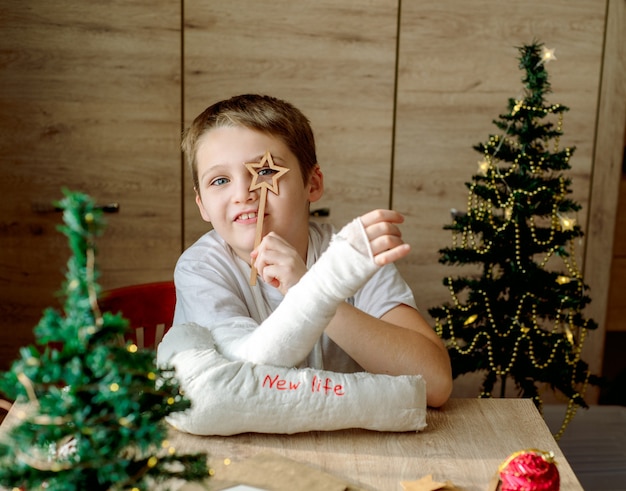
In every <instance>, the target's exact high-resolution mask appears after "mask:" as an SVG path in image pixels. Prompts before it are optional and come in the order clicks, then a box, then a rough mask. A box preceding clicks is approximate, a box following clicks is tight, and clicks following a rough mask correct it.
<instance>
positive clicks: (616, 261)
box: [583, 0, 626, 371]
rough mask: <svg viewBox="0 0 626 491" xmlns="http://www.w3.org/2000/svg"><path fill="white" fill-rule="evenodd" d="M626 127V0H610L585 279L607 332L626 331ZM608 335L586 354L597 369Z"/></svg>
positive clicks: (595, 339)
mask: <svg viewBox="0 0 626 491" xmlns="http://www.w3.org/2000/svg"><path fill="white" fill-rule="evenodd" d="M625 131H626V1H625V0H609V1H608V8H607V25H606V41H605V49H604V63H603V69H602V86H601V91H600V98H599V100H598V130H597V138H596V146H595V165H594V172H593V181H592V187H591V193H592V195H591V206H590V213H589V216H590V221H589V223H590V225H589V230H588V234H587V250H586V256H585V278H586V279H588V282H589V286H590V288H591V292H592V293H593V295H594V297H593V298H594V302H593V304H592V305H591V306H590V311H591V313H592V314H593V316H594V318H595V319H597V320H598V322H600V325H601V326H602V328H603V329H604V330H606V331H613V330H617V331H619V330H621V331H626V320H625V318H624V314H626V309H625V308H624V295H626V281H625V280H624V273H625V272H626V234H625V233H624V226H625V225H626V220H625V215H624V213H625V212H626V176H624V174H623V163H624V155H625V153H624V148H625V145H626V133H625ZM611 258H612V259H613V261H612V262H611ZM596 300H598V301H596ZM603 334H604V333H601V335H600V336H593V337H591V338H590V339H589V342H588V343H586V345H585V351H584V352H583V356H585V357H587V358H589V359H592V360H593V367H594V368H595V369H596V370H598V371H599V370H600V369H601V368H602V366H603V358H604V356H603V355H604V350H603V348H604V344H605V339H604V335H603ZM604 366H606V364H604ZM608 368H609V369H610V367H608Z"/></svg>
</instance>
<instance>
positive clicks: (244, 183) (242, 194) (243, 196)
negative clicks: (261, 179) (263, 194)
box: [235, 179, 258, 202]
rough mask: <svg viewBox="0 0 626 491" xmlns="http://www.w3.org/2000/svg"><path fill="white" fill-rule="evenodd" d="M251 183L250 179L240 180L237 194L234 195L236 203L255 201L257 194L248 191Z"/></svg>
mask: <svg viewBox="0 0 626 491" xmlns="http://www.w3.org/2000/svg"><path fill="white" fill-rule="evenodd" d="M251 183H252V179H241V180H240V181H239V184H238V186H237V193H236V195H235V199H236V201H238V202H244V201H255V200H256V199H257V196H258V194H257V192H256V190H255V191H250V184H251Z"/></svg>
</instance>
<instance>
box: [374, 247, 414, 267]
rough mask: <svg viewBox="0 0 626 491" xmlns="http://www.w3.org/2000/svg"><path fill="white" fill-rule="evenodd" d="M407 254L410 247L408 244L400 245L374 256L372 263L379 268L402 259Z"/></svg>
mask: <svg viewBox="0 0 626 491" xmlns="http://www.w3.org/2000/svg"><path fill="white" fill-rule="evenodd" d="M409 252H411V246H410V245H409V244H401V245H399V246H398V247H394V248H393V249H389V250H387V251H384V252H381V253H379V254H376V255H375V256H374V262H375V263H376V264H378V265H379V266H384V265H385V264H389V263H393V262H395V261H397V260H398V259H402V258H403V257H405V256H406V255H407V254H408V253H409Z"/></svg>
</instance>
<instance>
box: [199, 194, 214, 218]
mask: <svg viewBox="0 0 626 491" xmlns="http://www.w3.org/2000/svg"><path fill="white" fill-rule="evenodd" d="M196 205H198V209H199V210H200V215H201V216H202V219H203V220H204V221H205V222H209V223H211V217H210V216H209V214H208V213H207V211H206V209H205V208H204V206H203V204H202V198H201V197H200V193H198V191H196Z"/></svg>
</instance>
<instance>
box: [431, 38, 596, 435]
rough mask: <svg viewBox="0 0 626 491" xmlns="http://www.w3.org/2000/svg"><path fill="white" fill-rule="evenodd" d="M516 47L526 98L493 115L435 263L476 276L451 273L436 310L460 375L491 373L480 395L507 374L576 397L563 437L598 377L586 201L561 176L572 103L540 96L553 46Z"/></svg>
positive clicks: (531, 390) (530, 387)
mask: <svg viewBox="0 0 626 491" xmlns="http://www.w3.org/2000/svg"><path fill="white" fill-rule="evenodd" d="M519 51H520V57H519V61H520V68H521V69H522V70H523V71H524V72H525V76H524V78H523V84H524V90H523V94H522V95H521V96H520V97H518V98H515V99H513V98H511V99H509V102H508V111H507V112H506V113H505V114H501V115H500V116H499V119H498V120H495V121H494V124H495V125H496V126H497V128H498V129H499V130H500V132H499V134H494V135H491V136H490V137H489V139H488V141H486V142H485V143H481V144H479V145H476V146H475V147H474V148H475V150H477V151H478V152H479V153H480V154H481V155H482V158H481V160H480V162H479V165H478V171H477V173H476V175H474V176H472V181H471V182H469V183H466V185H467V187H468V188H469V197H468V210H467V212H466V213H453V223H452V224H451V225H448V226H445V227H444V228H445V229H449V230H452V231H453V245H452V247H449V248H445V249H442V250H440V262H441V263H443V264H448V265H455V266H463V265H473V266H472V268H473V269H472V273H474V274H470V275H468V276H465V277H457V278H453V277H447V278H445V279H444V280H443V283H444V285H445V286H446V287H447V288H448V290H449V292H450V295H451V299H452V300H451V302H450V303H446V304H444V305H443V306H439V307H434V308H431V309H429V312H430V314H431V315H432V317H433V318H434V319H435V329H436V331H437V333H438V334H439V336H440V337H441V338H442V339H443V340H444V341H445V342H446V344H447V347H448V350H449V353H450V356H451V360H452V368H453V374H454V376H455V377H456V376H459V375H462V374H466V373H469V372H481V373H484V375H485V376H484V380H483V386H482V390H481V393H480V396H481V397H492V392H493V390H494V386H495V384H496V382H497V381H498V380H499V381H500V382H501V386H500V390H501V392H500V396H504V395H505V391H506V381H507V379H512V380H513V381H514V382H515V385H516V387H517V389H518V390H519V394H520V395H521V396H522V397H526V398H532V399H533V400H534V401H535V403H536V404H537V406H538V407H539V408H540V409H541V404H542V401H541V397H540V390H541V387H542V385H545V384H547V385H548V386H549V387H550V388H551V389H552V390H553V391H556V392H557V393H559V392H560V393H562V394H564V395H565V397H566V398H567V399H568V401H569V404H568V410H567V413H566V417H565V420H564V422H563V426H562V428H561V432H562V430H564V429H565V426H566V425H567V423H568V422H569V420H570V419H571V417H573V415H574V413H575V410H576V409H577V408H578V407H579V406H583V407H586V403H585V401H584V397H583V396H584V391H585V388H586V387H587V385H588V384H589V383H592V384H597V383H598V381H599V379H598V378H597V377H596V376H594V375H591V374H590V373H589V368H588V365H587V363H585V362H584V361H583V360H582V359H581V350H582V346H583V342H584V340H585V336H586V334H587V331H588V330H589V329H595V328H596V327H597V325H596V324H595V322H594V321H593V320H591V319H586V318H585V316H584V313H583V310H584V308H585V306H586V305H587V304H588V303H589V302H590V298H589V296H588V289H587V286H586V285H585V283H584V281H583V278H582V275H581V273H580V271H579V268H578V266H577V264H576V259H575V250H574V246H575V241H576V239H577V238H579V237H581V236H582V234H583V232H582V230H581V227H580V226H579V225H578V224H577V223H576V217H575V212H577V211H578V210H579V209H580V205H578V204H577V203H576V202H575V201H573V200H572V199H571V198H569V197H568V195H570V194H571V189H570V185H571V180H570V179H569V178H568V177H566V174H565V171H567V170H568V169H570V164H569V161H570V158H571V157H572V154H573V152H574V148H562V149H560V148H559V143H560V138H561V135H562V134H563V133H562V122H563V114H564V112H566V111H567V110H568V108H567V107H565V106H563V105H560V104H549V103H547V102H546V99H545V97H546V94H548V93H549V92H550V84H549V82H548V73H547V71H546V64H547V62H549V61H550V60H552V59H555V56H554V50H549V49H547V48H545V46H543V45H542V44H539V43H536V42H534V43H533V44H531V45H527V46H523V47H521V48H520V49H519Z"/></svg>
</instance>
